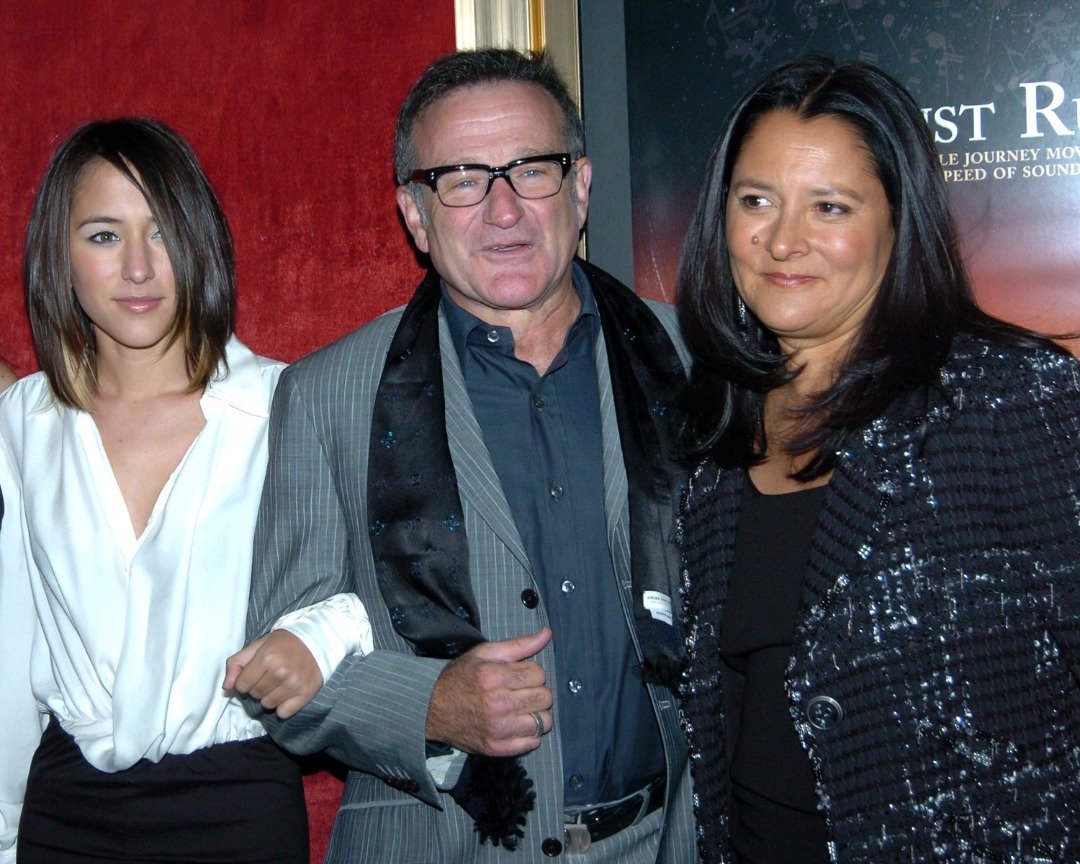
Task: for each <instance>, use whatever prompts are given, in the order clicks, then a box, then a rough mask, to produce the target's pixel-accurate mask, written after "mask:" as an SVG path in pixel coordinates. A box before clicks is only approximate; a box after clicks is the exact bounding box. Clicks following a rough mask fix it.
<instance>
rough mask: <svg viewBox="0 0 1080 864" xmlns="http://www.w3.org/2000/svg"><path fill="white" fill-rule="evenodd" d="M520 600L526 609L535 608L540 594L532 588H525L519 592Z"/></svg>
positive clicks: (538, 602) (538, 603)
mask: <svg viewBox="0 0 1080 864" xmlns="http://www.w3.org/2000/svg"><path fill="white" fill-rule="evenodd" d="M521 602H522V603H524V604H525V608H526V609H535V608H536V607H537V606H539V605H540V595H539V594H537V593H536V592H535V591H533V589H532V588H526V589H525V590H524V591H522V592H521Z"/></svg>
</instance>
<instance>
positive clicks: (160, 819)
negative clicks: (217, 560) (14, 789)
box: [17, 718, 308, 864]
mask: <svg viewBox="0 0 1080 864" xmlns="http://www.w3.org/2000/svg"><path fill="white" fill-rule="evenodd" d="M17 857H18V860H19V864H69V862H70V864H76V862H81V864H90V862H92V864H110V862H131V861H139V862H147V864H148V862H187V864H195V862H217V864H225V862H230V864H237V862H245V864H256V862H264V864H307V861H308V837H307V812H306V810H305V809H304V791H303V785H302V781H301V776H300V768H299V767H298V766H297V764H296V763H295V762H294V761H293V760H292V759H290V758H289V757H288V756H287V755H286V754H285V753H283V752H282V751H281V750H280V749H279V748H278V747H277V745H275V744H274V743H273V742H272V741H271V740H270V739H269V738H267V737H262V738H255V739H252V740H250V741H236V742H231V743H228V744H216V745H214V746H212V747H206V748H203V749H202V750H196V751H195V752H194V753H189V754H186V755H171V754H170V755H166V756H165V757H164V758H163V759H162V760H161V761H160V762H149V761H146V760H143V761H140V762H137V763H136V764H135V765H133V766H131V767H130V768H127V769H125V770H123V771H117V772H115V773H108V772H105V771H99V770H98V769H97V768H95V767H93V766H92V765H91V764H90V763H89V762H87V761H86V759H85V758H84V757H83V754H82V751H81V750H80V749H79V746H78V744H76V743H75V740H74V739H73V738H72V737H71V736H70V735H68V733H67V732H65V731H64V730H63V729H62V728H61V726H60V724H59V723H58V722H57V721H56V719H55V718H53V719H52V720H50V722H49V726H48V728H47V729H46V730H45V734H44V735H43V736H42V739H41V743H40V745H39V746H38V749H37V751H36V752H35V753H34V759H33V761H32V763H31V765H30V773H29V775H28V777H27V783H26V798H25V802H24V804H23V812H22V818H21V820H20V822H19V844H18V852H17Z"/></svg>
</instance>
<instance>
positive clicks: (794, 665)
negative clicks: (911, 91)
mask: <svg viewBox="0 0 1080 864" xmlns="http://www.w3.org/2000/svg"><path fill="white" fill-rule="evenodd" d="M958 250H959V244H958V241H957V237H956V232H955V228H954V225H953V221H952V218H951V216H950V214H949V211H948V207H947V204H946V199H945V190H944V187H943V183H942V179H941V175H940V169H939V166H938V160H937V154H936V152H935V149H934V145H933V142H932V141H931V138H930V134H929V132H928V131H927V128H926V124H925V123H924V121H923V118H922V116H921V114H920V111H919V108H918V106H917V105H916V103H915V102H914V101H913V100H912V99H911V97H910V96H909V95H908V94H907V93H906V92H905V91H904V90H903V88H902V87H901V86H900V85H899V84H898V83H897V82H896V81H895V80H893V79H892V78H890V77H889V76H887V75H886V74H884V73H883V72H881V71H880V70H878V69H875V68H873V67H870V66H865V65H855V66H837V65H836V64H834V63H833V62H832V61H830V60H827V59H826V58H822V57H811V58H806V59H803V60H799V61H795V62H793V63H790V64H787V65H785V66H783V67H781V68H780V69H778V70H776V71H774V72H773V73H772V74H770V75H769V76H768V77H767V78H766V79H765V80H764V81H763V82H762V83H761V84H759V85H758V86H757V87H756V88H755V89H754V90H753V91H752V92H751V93H750V94H749V95H748V96H746V97H745V98H744V99H743V101H742V102H741V103H740V104H739V105H738V106H737V107H736V109H735V111H734V113H733V114H732V116H731V118H730V119H729V121H728V123H727V125H726V127H725V130H724V132H723V133H722V134H721V136H720V139H719V141H718V142H717V145H716V148H715V150H714V152H713V155H712V158H711V162H710V165H709V168H708V172H707V180H706V184H705V188H704V189H703V191H702V193H701V198H700V201H699V203H698V207H697V211H696V214H695V217H694V220H693V223H692V225H691V229H690V232H689V235H688V237H687V241H686V245H685V248H684V250H683V258H682V262H681V265H680V272H679V283H680V284H679V288H680V303H681V314H682V325H683V332H684V334H685V336H686V340H687V343H688V345H689V346H690V348H691V350H692V351H693V353H694V355H695V360H694V367H693V379H692V381H691V384H690V392H689V398H688V400H687V404H688V405H689V406H690V413H691V420H690V425H689V427H688V432H687V435H688V441H689V447H690V450H691V451H692V453H693V454H694V455H695V456H696V457H697V459H698V460H699V464H698V467H697V469H696V471H695V472H694V474H693V478H692V481H691V484H690V489H689V491H688V493H687V495H686V496H685V500H684V502H683V510H682V518H681V527H680V531H681V541H682V544H683V549H684V566H685V572H684V582H685V586H684V587H685V614H686V618H687V625H688V644H689V649H690V650H689V653H690V662H689V666H688V669H687V671H686V674H685V677H684V682H683V685H684V686H683V695H684V699H685V701H684V712H685V721H686V728H687V732H688V735H689V738H690V742H691V750H692V754H693V761H692V765H693V770H694V783H695V791H696V793H697V817H698V830H699V846H700V850H701V855H702V859H703V861H705V862H707V864H708V862H739V864H751V862H770V864H781V862H785V861H798V862H800V864H807V862H811V861H833V862H868V864H869V862H873V864H887V862H913V861H917V862H990V861H993V862H1021V861H1022V862H1044V861H1045V862H1065V861H1077V860H1080V596H1078V594H1080V449H1078V448H1080V399H1078V398H1077V397H1078V394H1080V374H1078V364H1077V362H1076V361H1075V360H1074V359H1073V358H1071V357H1070V356H1069V355H1068V354H1066V353H1065V352H1063V351H1062V350H1061V349H1059V348H1056V347H1055V346H1054V345H1053V344H1052V343H1050V342H1049V341H1047V340H1046V339H1044V338H1043V337H1041V336H1039V335H1037V334H1034V333H1031V332H1029V331H1026V330H1022V329H1019V328H1016V327H1013V326H1011V325H1008V324H1005V323H1004V322H1001V321H998V320H996V319H994V318H992V317H990V316H988V315H986V314H985V313H983V312H981V311H980V310H979V309H978V308H977V307H976V306H975V303H974V301H973V299H972V292H971V288H970V285H969V282H968V279H967V276H966V274H965V271H964V266H963V263H962V261H961V260H960V257H959V251H958Z"/></svg>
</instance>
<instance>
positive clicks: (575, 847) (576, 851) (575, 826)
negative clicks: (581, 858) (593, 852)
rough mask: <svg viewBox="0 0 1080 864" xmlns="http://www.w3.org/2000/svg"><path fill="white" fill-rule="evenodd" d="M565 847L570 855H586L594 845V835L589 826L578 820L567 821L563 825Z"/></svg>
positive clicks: (564, 849) (565, 850)
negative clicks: (591, 834)
mask: <svg viewBox="0 0 1080 864" xmlns="http://www.w3.org/2000/svg"><path fill="white" fill-rule="evenodd" d="M563 830H564V834H565V836H564V838H563V840H564V844H565V845H564V847H563V851H564V852H566V853H567V854H568V855H584V854H585V853H586V852H588V851H589V847H590V846H591V845H592V837H591V836H590V835H589V826H588V825H582V824H580V823H578V822H567V823H566V824H565V825H563Z"/></svg>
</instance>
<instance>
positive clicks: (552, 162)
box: [409, 153, 574, 207]
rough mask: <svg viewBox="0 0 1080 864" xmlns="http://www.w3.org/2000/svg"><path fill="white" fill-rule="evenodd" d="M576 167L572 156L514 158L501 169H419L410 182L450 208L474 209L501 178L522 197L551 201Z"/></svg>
mask: <svg viewBox="0 0 1080 864" xmlns="http://www.w3.org/2000/svg"><path fill="white" fill-rule="evenodd" d="M573 164H574V160H573V159H571V158H570V154H569V153H546V154H544V155H543V156H526V157H525V158H524V159H515V160H514V161H513V162H507V163H506V164H505V165H503V166H501V167H499V168H493V167H492V166H490V165H441V166H440V167H438V168H419V169H417V170H416V171H413V173H412V174H410V175H409V181H410V182H412V183H423V184H424V185H425V186H427V187H428V188H429V189H431V191H432V192H434V193H435V194H436V195H438V196H439V200H440V201H442V203H443V204H444V205H446V206H447V207H471V206H472V205H473V204H479V203H480V202H481V201H483V200H484V199H485V198H486V197H487V194H488V192H490V191H491V186H492V184H494V182H495V181H496V180H498V179H499V178H500V177H502V178H504V179H505V180H506V182H507V183H508V184H509V185H510V188H511V189H513V190H514V192H515V193H517V195H518V196H519V197H521V198H531V199H536V198H550V197H551V196H552V195H554V194H556V193H557V192H558V191H559V190H560V189H562V184H563V180H564V179H565V178H566V175H567V174H568V173H569V171H570V166H571V165H573Z"/></svg>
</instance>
